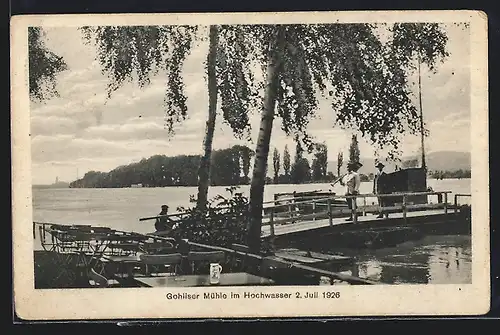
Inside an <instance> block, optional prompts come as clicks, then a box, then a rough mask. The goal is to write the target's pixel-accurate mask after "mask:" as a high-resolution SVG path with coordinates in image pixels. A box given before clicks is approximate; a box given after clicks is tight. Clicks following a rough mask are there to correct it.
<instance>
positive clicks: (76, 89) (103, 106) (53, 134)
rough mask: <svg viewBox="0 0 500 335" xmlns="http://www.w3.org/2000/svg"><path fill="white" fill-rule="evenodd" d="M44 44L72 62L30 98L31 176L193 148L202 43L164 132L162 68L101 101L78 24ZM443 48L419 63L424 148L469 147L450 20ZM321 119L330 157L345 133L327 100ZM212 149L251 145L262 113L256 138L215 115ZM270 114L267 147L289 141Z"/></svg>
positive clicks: (201, 89)
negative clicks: (49, 92) (182, 100)
mask: <svg viewBox="0 0 500 335" xmlns="http://www.w3.org/2000/svg"><path fill="white" fill-rule="evenodd" d="M46 32H47V35H46V38H47V41H46V44H47V47H48V48H50V49H51V50H53V51H54V52H56V53H57V54H59V55H61V56H63V57H64V59H65V61H66V63H67V64H68V67H69V70H68V71H65V72H63V73H61V74H60V75H59V76H58V90H59V92H60V97H58V98H55V99H52V100H49V101H47V102H46V103H44V104H35V103H32V105H31V138H32V164H33V169H32V176H33V183H34V184H46V183H52V182H54V180H55V178H56V177H59V180H63V181H71V180H74V179H75V178H76V176H77V171H78V173H79V176H80V177H82V176H83V174H84V173H86V172H87V171H90V170H97V171H109V170H111V169H113V168H115V167H116V166H118V165H122V164H129V163H131V162H134V161H138V160H140V159H142V158H147V157H150V156H152V155H155V154H165V155H172V156H173V155H178V154H200V153H201V152H202V141H203V136H204V126H205V121H206V115H207V106H208V97H207V89H206V82H205V79H204V76H205V73H204V64H203V61H204V60H205V57H206V51H207V48H206V47H207V46H206V45H201V46H200V47H198V48H197V49H194V50H193V51H192V53H191V55H190V57H189V58H188V60H187V62H186V64H185V68H184V80H185V86H186V93H187V97H188V101H187V104H188V113H189V119H188V120H186V121H185V122H183V123H182V124H181V125H179V126H178V127H177V131H176V134H175V135H174V136H173V137H172V138H169V137H168V136H167V132H166V130H164V128H163V107H162V103H163V97H164V83H165V76H162V75H159V76H158V77H156V78H154V80H153V81H152V83H151V85H150V86H149V87H147V88H145V89H143V90H140V89H138V88H137V87H135V86H134V85H132V84H131V85H126V86H125V87H123V88H121V89H120V90H118V91H117V92H116V93H115V94H114V96H113V97H112V98H111V99H110V100H108V101H106V94H105V92H106V84H107V78H106V77H105V76H104V75H102V74H101V71H100V67H99V64H98V63H97V62H96V61H95V50H94V48H93V47H92V46H87V45H84V44H83V42H82V38H81V35H80V33H79V32H78V31H77V30H76V29H75V28H52V29H47V30H46ZM447 33H448V37H449V43H448V51H449V53H450V57H449V58H448V59H447V60H446V61H445V63H443V64H441V65H440V67H439V69H438V73H437V74H429V73H428V72H427V71H425V70H424V71H423V72H422V74H423V77H422V101H423V110H424V118H425V121H426V122H427V123H428V128H429V130H430V136H429V137H428V138H427V139H426V151H427V152H433V151H441V150H454V151H466V152H469V151H470V102H469V98H470V97H469V95H470V74H469V64H470V61H469V30H468V29H465V28H463V27H460V28H459V27H454V26H451V27H448V28H447ZM317 114H318V116H319V117H318V118H317V119H315V120H312V121H311V123H310V127H309V130H310V132H311V134H312V135H313V136H315V138H316V139H317V140H318V141H324V142H326V144H327V145H328V150H329V160H334V159H335V157H336V155H337V152H339V151H343V152H344V155H347V154H348V146H349V141H350V137H351V133H350V132H348V131H342V130H339V129H334V128H333V127H332V126H333V119H334V115H333V112H332V110H331V107H330V105H329V103H328V102H320V108H319V110H318V112H317ZM218 121H219V122H218V124H217V128H216V131H215V138H214V148H215V149H218V148H225V147H229V146H232V145H234V144H236V143H238V142H239V143H241V144H247V145H249V146H250V147H251V148H252V149H254V148H255V141H256V138H257V132H258V122H259V115H253V116H252V129H253V130H252V140H253V142H242V141H236V140H235V139H234V137H233V135H232V133H231V131H230V129H229V128H228V127H227V126H225V125H223V124H222V123H221V122H220V118H219V119H218ZM280 126H281V123H280V120H279V119H277V120H276V121H275V127H274V130H273V134H272V140H271V145H272V147H271V150H273V148H274V147H277V148H278V149H279V150H280V151H281V152H282V151H283V149H284V147H285V144H288V146H289V149H290V151H291V153H292V155H293V152H294V144H293V141H292V140H291V139H290V138H287V137H286V136H285V134H284V133H283V131H281V129H280ZM419 141H420V139H419V137H417V136H406V137H405V138H404V141H403V151H404V154H405V155H409V154H415V153H417V152H418V150H419V148H420V144H419V143H420V142H419ZM360 152H361V156H363V157H373V154H374V150H373V148H371V147H370V146H369V145H368V144H367V143H365V142H364V141H363V140H362V139H360Z"/></svg>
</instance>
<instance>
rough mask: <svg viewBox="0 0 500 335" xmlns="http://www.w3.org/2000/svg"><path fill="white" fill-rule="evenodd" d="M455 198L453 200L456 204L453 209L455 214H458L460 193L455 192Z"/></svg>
mask: <svg viewBox="0 0 500 335" xmlns="http://www.w3.org/2000/svg"><path fill="white" fill-rule="evenodd" d="M453 198H454V200H453V205H454V206H453V207H454V209H453V211H454V212H455V214H457V208H458V194H455V195H454V197H453Z"/></svg>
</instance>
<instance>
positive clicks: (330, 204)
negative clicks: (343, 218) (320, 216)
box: [328, 199, 333, 227]
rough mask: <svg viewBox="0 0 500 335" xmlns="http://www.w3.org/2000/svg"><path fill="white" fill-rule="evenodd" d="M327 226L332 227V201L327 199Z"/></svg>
mask: <svg viewBox="0 0 500 335" xmlns="http://www.w3.org/2000/svg"><path fill="white" fill-rule="evenodd" d="M328 224H329V225H330V227H331V226H333V217H332V199H328Z"/></svg>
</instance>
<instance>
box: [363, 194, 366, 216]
mask: <svg viewBox="0 0 500 335" xmlns="http://www.w3.org/2000/svg"><path fill="white" fill-rule="evenodd" d="M363 216H366V197H363Z"/></svg>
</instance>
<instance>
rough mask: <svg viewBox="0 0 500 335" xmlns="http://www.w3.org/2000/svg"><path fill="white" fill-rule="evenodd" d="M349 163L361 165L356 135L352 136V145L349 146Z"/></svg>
mask: <svg viewBox="0 0 500 335" xmlns="http://www.w3.org/2000/svg"><path fill="white" fill-rule="evenodd" d="M349 163H359V145H358V137H357V136H356V135H352V138H351V145H350V146H349Z"/></svg>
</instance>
